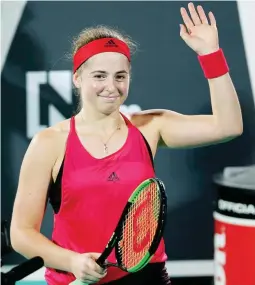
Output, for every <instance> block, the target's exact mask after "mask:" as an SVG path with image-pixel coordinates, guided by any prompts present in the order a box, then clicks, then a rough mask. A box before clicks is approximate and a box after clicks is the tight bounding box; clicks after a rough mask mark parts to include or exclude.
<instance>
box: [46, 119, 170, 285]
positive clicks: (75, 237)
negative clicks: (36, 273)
mask: <svg viewBox="0 0 255 285" xmlns="http://www.w3.org/2000/svg"><path fill="white" fill-rule="evenodd" d="M122 116H123V115H122ZM123 118H124V120H125V122H126V125H127V127H128V136H127V139H126V141H125V143H124V145H123V146H122V147H121V148H120V149H119V150H117V151H116V152H115V153H113V154H111V155H109V156H106V157H104V158H100V159H97V158H94V157H93V156H92V155H90V153H89V152H88V151H87V150H86V149H85V148H84V146H83V145H82V143H81V141H80V139H79V137H78V135H77V133H76V129H75V118H74V117H72V118H71V120H70V132H69V135H68V138H67V142H66V151H65V158H64V161H63V169H62V171H63V173H62V177H61V178H60V181H61V184H60V185H61V193H60V199H61V203H59V204H60V205H59V210H58V211H56V210H55V213H54V225H53V233H52V241H53V242H54V243H55V244H57V245H59V246H60V247H62V248H66V249H69V250H72V251H75V252H78V253H86V252H98V253H100V252H103V250H104V249H105V246H106V245H107V243H108V241H109V239H110V237H111V235H112V233H113V231H114V229H115V227H116V225H117V223H118V220H119V218H120V215H121V213H122V211H123V208H124V206H125V204H126V202H127V200H128V198H129V196H130V195H131V193H132V191H133V190H134V189H135V188H136V187H137V186H138V185H139V184H140V183H141V182H142V181H143V180H145V179H148V178H151V177H155V172H154V168H153V164H152V162H151V157H150V153H149V151H148V148H147V147H148V143H146V140H145V138H144V137H143V135H142V133H141V132H140V131H139V130H138V129H137V128H136V127H135V126H134V125H132V123H131V122H130V121H129V120H128V119H127V118H126V117H125V116H123ZM146 144H147V146H146ZM57 180H59V177H58V178H57ZM57 180H56V181H57ZM55 206H56V205H55ZM53 208H54V207H53ZM166 259H167V256H166V253H165V245H164V241H163V239H162V240H161V242H160V245H159V247H158V249H157V251H156V253H155V255H154V256H153V258H152V259H151V261H150V262H151V263H155V262H164V261H166ZM107 260H108V261H110V262H116V258H115V252H114V250H113V251H112V253H111V254H110V256H109V257H108V259H107ZM107 272H108V273H107V275H106V276H105V277H104V278H103V279H101V280H100V281H99V282H98V283H97V284H103V283H107V282H110V281H113V280H116V279H119V278H122V277H124V276H125V275H127V274H129V273H127V272H124V271H122V270H121V269H119V268H116V267H109V268H108V269H107ZM45 279H46V282H47V283H48V284H49V285H57V284H58V285H59V284H63V285H64V284H66V285H67V284H69V283H70V282H72V281H73V280H75V276H74V275H73V274H72V273H69V272H64V271H60V270H56V269H53V268H47V269H46V273H45Z"/></svg>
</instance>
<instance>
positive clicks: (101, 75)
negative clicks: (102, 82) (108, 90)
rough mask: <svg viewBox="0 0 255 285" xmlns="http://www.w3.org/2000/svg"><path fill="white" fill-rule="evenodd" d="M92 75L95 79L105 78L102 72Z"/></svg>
mask: <svg viewBox="0 0 255 285" xmlns="http://www.w3.org/2000/svg"><path fill="white" fill-rule="evenodd" d="M94 77H95V78H97V79H103V78H105V75H103V74H97V75H95V76H94Z"/></svg>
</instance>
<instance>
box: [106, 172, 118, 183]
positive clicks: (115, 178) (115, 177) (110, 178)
mask: <svg viewBox="0 0 255 285" xmlns="http://www.w3.org/2000/svg"><path fill="white" fill-rule="evenodd" d="M119 180H120V179H119V177H118V176H117V174H116V173H115V172H112V173H111V175H110V176H109V177H108V179H107V181H112V182H114V181H119Z"/></svg>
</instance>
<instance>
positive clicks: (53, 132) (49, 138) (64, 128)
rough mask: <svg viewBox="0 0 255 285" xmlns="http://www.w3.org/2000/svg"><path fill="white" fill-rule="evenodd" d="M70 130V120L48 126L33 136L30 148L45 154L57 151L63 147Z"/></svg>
mask: <svg viewBox="0 0 255 285" xmlns="http://www.w3.org/2000/svg"><path fill="white" fill-rule="evenodd" d="M69 130H70V118H69V119H66V120H63V121H61V122H58V123H56V124H55V125H53V126H49V127H47V128H45V129H43V130H41V131H39V132H38V133H36V134H35V135H34V137H33V138H32V141H31V143H30V144H31V146H35V147H37V148H38V150H39V149H41V150H47V152H54V151H57V150H58V149H59V148H61V147H62V146H64V145H65V142H66V139H67V136H68V133H69Z"/></svg>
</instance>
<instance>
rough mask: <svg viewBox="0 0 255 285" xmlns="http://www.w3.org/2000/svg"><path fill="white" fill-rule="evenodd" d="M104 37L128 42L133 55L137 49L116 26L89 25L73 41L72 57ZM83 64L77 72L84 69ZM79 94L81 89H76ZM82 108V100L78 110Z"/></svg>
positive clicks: (129, 38)
mask: <svg viewBox="0 0 255 285" xmlns="http://www.w3.org/2000/svg"><path fill="white" fill-rule="evenodd" d="M102 38H116V39H119V40H121V41H123V42H125V43H126V44H127V46H128V47H129V49H130V53H131V55H133V54H134V53H135V52H136V50H137V44H136V43H135V42H134V41H133V40H132V39H131V37H130V36H128V35H127V34H125V33H123V32H120V31H119V30H118V29H116V28H112V27H109V26H104V25H99V26H95V27H89V28H85V29H84V30H82V31H81V32H80V33H79V34H78V35H77V36H76V37H75V38H74V39H73V43H72V57H73V56H74V54H75V53H76V52H77V50H78V49H80V48H81V47H83V46H84V45H86V44H88V43H90V42H92V41H94V40H97V39H102ZM83 66H84V64H82V65H81V66H80V67H79V69H78V70H77V72H80V71H81V70H82V67H83ZM76 93H77V95H79V90H76ZM80 109H81V100H80V101H79V104H78V110H80Z"/></svg>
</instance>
